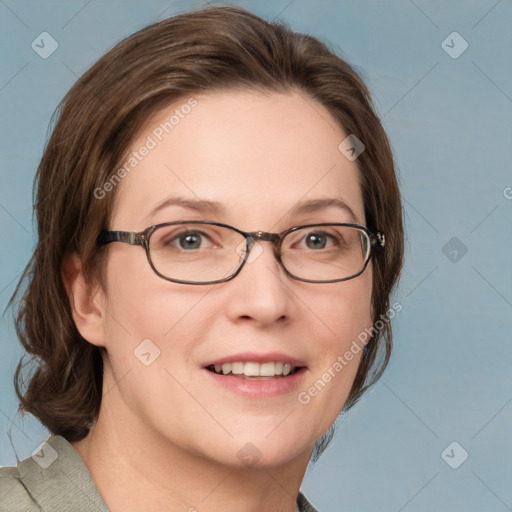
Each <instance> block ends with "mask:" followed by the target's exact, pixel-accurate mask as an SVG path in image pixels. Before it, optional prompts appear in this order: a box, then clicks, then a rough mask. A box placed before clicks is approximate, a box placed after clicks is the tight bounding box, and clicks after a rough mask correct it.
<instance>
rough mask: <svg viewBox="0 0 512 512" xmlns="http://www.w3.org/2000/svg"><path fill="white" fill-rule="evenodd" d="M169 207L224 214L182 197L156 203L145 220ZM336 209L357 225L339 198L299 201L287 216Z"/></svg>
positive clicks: (217, 206)
mask: <svg viewBox="0 0 512 512" xmlns="http://www.w3.org/2000/svg"><path fill="white" fill-rule="evenodd" d="M169 206H179V207H181V208H187V209H190V210H194V211H196V212H199V213H213V214H214V215H219V214H221V213H223V212H225V208H224V207H223V206H222V205H221V204H220V203H218V202H217V201H209V200H206V199H187V198H184V197H169V198H167V199H165V200H163V201H161V202H160V203H158V204H157V205H156V206H155V207H154V208H153V209H152V210H151V211H150V212H149V214H148V215H147V216H146V219H149V218H151V217H152V216H153V215H155V214H156V213H158V212H159V211H161V210H163V209H165V208H168V207H169ZM332 207H335V208H338V209H340V210H344V211H345V212H346V213H348V215H349V216H350V220H351V221H352V222H354V223H356V224H357V223H359V222H360V221H359V219H358V217H357V215H356V214H355V213H354V210H352V208H351V207H350V206H349V205H348V204H347V203H346V202H345V201H343V199H340V198H330V199H311V200H309V201H300V202H299V203H297V204H296V205H295V206H294V207H293V208H292V209H291V210H290V212H289V213H288V215H298V214H304V213H315V212H319V211H321V210H325V209H327V208H332Z"/></svg>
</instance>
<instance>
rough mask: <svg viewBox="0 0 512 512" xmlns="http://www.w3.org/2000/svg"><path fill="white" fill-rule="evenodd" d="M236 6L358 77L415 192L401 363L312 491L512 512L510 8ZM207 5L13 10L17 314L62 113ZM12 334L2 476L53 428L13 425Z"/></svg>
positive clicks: (344, 433) (488, 4)
mask: <svg viewBox="0 0 512 512" xmlns="http://www.w3.org/2000/svg"><path fill="white" fill-rule="evenodd" d="M214 3H215V4H217V5H220V2H214ZM228 3H231V2H225V3H224V5H226V4H228ZM232 4H235V5H240V6H243V7H246V8H248V9H250V10H252V11H254V12H255V13H256V14H259V15H261V16H263V17H265V18H267V19H273V18H274V17H276V16H278V17H280V18H281V19H283V20H285V21H286V22H288V23H289V24H290V25H291V26H292V28H294V29H295V30H297V31H301V32H306V33H310V34H312V35H315V36H317V37H319V38H320V39H322V40H323V41H328V42H331V43H332V44H333V45H334V47H335V49H337V50H338V51H341V52H343V53H342V55H343V56H344V57H345V58H346V59H347V60H348V61H349V62H351V63H353V64H355V65H357V67H358V68H359V69H360V71H361V72H362V73H363V76H364V77H365V79H366V81H367V83H368V85H369V87H370V89H371V91H372V93H373V94H374V97H375V101H376V104H377V107H378V109H379V112H380V114H381V115H382V118H383V122H384V125H385V128H386V129H387V132H388V134H389V136H390V139H391V141H392V145H393V148H394V152H395V154H396V160H397V164H398V168H399V171H400V179H401V183H402V191H403V197H404V204H405V210H406V228H407V234H408V241H407V251H406V258H407V261H406V267H405V271H404V274H403V278H402V281H401V285H400V288H399V290H398V292H397V294H396V300H399V301H400V302H401V303H402V305H403V310H402V312H401V313H399V314H398V315H397V316H396V317H395V320H394V326H395V350H394V354H393V357H392V361H391V363H390V366H389V367H388V370H387V371H386V373H385V374H384V377H383V378H382V380H381V381H380V382H379V383H378V384H377V385H376V386H375V387H374V388H373V390H372V391H371V392H369V393H368V395H367V396H366V397H365V398H363V400H362V401H361V402H360V403H359V404H358V405H357V406H356V407H355V408H354V409H353V410H352V411H350V412H349V413H348V414H347V415H346V416H345V418H344V419H343V421H342V422H341V428H340V431H339V434H338V436H337V437H336V439H335V441H334V442H333V444H332V445H331V447H330V448H329V449H328V450H327V451H326V452H325V453H324V455H323V456H322V458H321V459H320V461H319V462H318V463H317V464H316V465H315V466H314V467H313V468H312V469H310V470H309V471H308V474H307V476H306V479H305V481H304V485H303V489H304V491H305V493H306V494H307V495H308V497H309V498H310V499H311V501H312V502H313V503H314V504H315V505H316V506H317V507H318V508H319V510H320V511H321V512H338V511H344V512H345V511H347V512H348V511H358V512H361V511H379V512H386V511H391V512H399V511H404V512H409V511H416V512H422V511H425V512H431V511H433V510H435V511H450V512H455V511H464V512H470V511H479V512H481V511H486V512H491V511H496V512H501V511H505V510H512V485H510V483H511V482H512V443H511V441H510V432H511V426H512V403H511V401H512V378H511V362H512V348H511V329H510V325H511V321H512V286H511V285H512V271H511V268H512V267H511V264H510V261H511V254H512V252H511V249H512V222H511V221H512V200H510V199H507V197H506V195H508V196H509V197H512V189H508V188H507V187H512V173H511V162H512V149H511V148H512V123H511V119H512V71H511V70H512V66H511V64H512V30H511V28H512V5H511V3H510V2H509V1H506V0H502V1H496V0H489V1H487V0H485V1H484V0H482V1H450V2H445V1H440V0H439V1H431V2H427V1H422V0H415V2H412V1H405V0H400V1H398V0H396V1H386V2H382V1H360V2H356V1H336V2H335V1H325V0H324V1H319V2H313V1H308V0H294V1H291V2H290V1H289V0H273V1H270V0H265V1H258V2H257V1H241V2H232ZM199 5H201V4H200V2H193V1H175V2H169V1H168V0H151V1H144V2H143V1H141V0H140V1H136V0H130V1H102V0H92V1H90V2H87V1H86V0H80V1H79V0H73V1H67V2H64V1H60V2H57V1H45V2H44V3H43V2H39V1H35V0H27V1H15V0H7V1H4V2H2V3H0V37H1V43H0V48H1V50H0V52H1V77H0V108H1V118H2V126H1V133H0V147H1V155H2V157H1V161H0V162H1V178H0V226H1V237H2V241H3V243H2V250H1V258H2V259H1V266H0V305H1V307H2V310H3V308H4V307H5V305H6V303H7V301H8V298H9V297H10V294H11V293H12V291H13V289H14V286H15V283H16V281H17V279H18V277H19V274H20V272H21V271H22V269H23V267H24V265H25V263H26V262H27V261H28V258H29V256H30V254H31V251H32V249H33V246H34V242H35V233H34V231H33V226H32V209H31V193H32V179H33V175H34V173H35V170H36V167H37V164H38V160H39V159H40V157H41V154H42V150H43V146H44V143H45V140H46V135H47V126H48V122H49V120H50V116H51V114H52V112H53V110H54V108H55V107H56V106H57V104H58V102H59V101H60V99H61V98H62V97H63V96H64V94H65V93H66V91H67V90H68V89H69V88H70V87H71V85H72V84H73V83H74V82H75V80H76V79H77V78H78V77H79V76H80V75H81V74H82V73H83V72H84V71H85V70H86V69H87V68H88V67H89V66H90V65H91V64H92V63H93V62H94V61H95V60H96V59H97V58H99V57H100V56H101V55H102V54H103V53H105V52H106V51H107V50H108V49H109V48H111V47H112V46H113V45H114V44H115V43H117V42H118V41H119V40H120V39H122V38H124V37H125V36H127V35H129V34H131V33H133V32H134V31H136V30H138V29H140V28H142V27H143V26H145V25H147V24H149V23H151V22H153V21H156V20H157V19H158V18H160V17H165V16H170V15H173V14H175V13H178V12H182V11H184V10H188V9H190V8H194V7H198V6H199ZM43 31H47V32H49V33H50V34H51V35H52V36H53V37H54V38H55V39H56V40H57V42H58V45H59V46H58V49H57V50H56V51H55V53H53V54H52V55H51V56H50V57H49V58H48V59H42V58H40V57H39V56H38V55H37V54H36V53H35V52H34V51H33V50H32V48H31V42H32V41H33V40H34V39H35V38H36V36H38V35H39V34H40V33H41V32H43ZM453 31H457V32H458V33H459V34H460V35H461V36H462V37H463V38H464V39H465V40H466V41H467V43H468V44H469V47H468V49H467V50H466V51H465V52H464V53H463V54H462V55H461V56H460V57H459V58H457V59H453V58H451V57H450V56H449V55H448V54H447V53H446V52H445V51H444V50H443V48H442V47H441V42H442V41H443V40H444V39H445V38H446V37H447V36H448V35H449V34H450V33H452V32H453ZM450 44H451V43H450ZM457 44H459V43H457ZM459 47H460V46H459ZM455 49H457V46H456V48H455ZM507 192H508V193H507ZM452 237H457V238H458V239H459V240H460V241H461V242H462V243H463V244H464V245H465V246H466V247H467V248H468V252H467V254H465V255H464V256H463V257H462V258H461V259H460V260H459V261H458V262H455V263H454V262H452V261H450V260H449V259H448V258H447V256H445V254H444V253H443V252H442V248H443V246H444V245H445V244H446V243H447V242H448V240H450V239H451V238H452ZM459 254H460V253H459ZM0 335H1V339H0V347H1V354H2V356H1V358H0V389H1V396H0V465H12V464H14V463H15V462H16V459H15V455H14V452H13V450H12V448H11V445H10V442H9V439H8V436H7V433H8V431H9V430H10V432H11V434H12V441H13V443H14V445H15V447H16V450H17V452H18V454H19V455H20V456H22V457H26V456H28V455H30V453H31V452H32V450H33V449H34V448H35V447H36V446H38V445H39V444H40V442H41V441H42V440H44V439H45V437H46V432H45V431H44V429H42V428H41V427H40V425H39V424H38V422H37V421H35V420H33V419H32V420H31V419H30V418H27V419H26V420H25V421H24V422H22V421H21V419H20V418H19V416H16V414H15V412H16V408H17V401H16V399H15V395H14V390H13V385H12V377H13V373H14V369H15V365H16V363H17V361H18V359H19V357H20V355H21V348H20V345H19V343H18V341H17V338H16V336H15V334H14V330H13V326H12V320H11V314H10V312H8V313H6V315H5V316H4V317H3V319H2V323H1V334H0ZM452 441H457V442H458V443H459V444H460V445H461V446H462V447H463V448H464V449H465V450H466V451H467V452H468V453H469V457H468V459H467V460H466V461H465V462H464V463H463V464H462V465H461V466H460V467H459V468H458V469H452V468H450V467H449V466H448V465H447V464H446V463H445V461H444V460H443V459H442V458H441V452H442V451H443V450H444V449H445V448H446V447H447V446H448V445H449V444H450V443H451V442H452Z"/></svg>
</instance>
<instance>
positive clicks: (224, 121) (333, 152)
mask: <svg viewBox="0 0 512 512" xmlns="http://www.w3.org/2000/svg"><path fill="white" fill-rule="evenodd" d="M345 138H346V134H345V133H344V132H343V131H342V129H341V128H340V127H339V126H338V124H337V122H336V121H335V119H334V118H333V117H332V115H331V114H330V113H329V112H328V110H327V109H325V108H324V107H323V106H322V105H321V104H320V103H318V102H317V101H315V100H313V99H311V98H309V97H307V96H306V95H305V94H303V93H289V94H280V93H266V94H263V93H255V92H249V91H242V92H241V91H237V92H232V91H224V92H215V93H209V94H201V95H196V96H194V97H193V99H191V98H184V99H183V100H181V101H180V102H177V103H175V104H174V105H172V106H170V107H168V108H166V109H164V110H162V111H160V112H158V114H157V115H156V116H154V117H153V118H152V119H151V120H150V121H149V122H148V123H147V125H146V127H145V128H144V129H143V130H141V132H140V133H139V134H138V136H137V137H136V138H135V140H134V141H133V143H132V144H131V146H130V149H129V151H128V154H127V156H126V158H125V161H124V162H122V163H121V165H124V167H125V170H126V171H127V172H126V173H124V174H125V175H126V177H124V178H123V179H122V181H121V182H120V183H119V185H118V189H117V190H116V193H117V200H116V206H115V210H114V215H113V225H114V227H115V229H129V230H135V229H143V228H145V227H147V225H148V222H149V221H150V220H154V222H152V223H157V222H165V221H168V220H177V219H174V218H173V219H171V218H168V217H169V215H170V214H171V213H172V214H173V217H176V215H178V211H177V210H176V209H179V215H180V217H182V218H186V217H187V216H186V215H185V210H186V209H184V208H182V207H181V206H176V205H175V206H169V208H167V209H166V208H163V210H162V211H161V213H159V214H157V216H156V217H155V219H150V216H149V213H150V212H151V211H152V210H154V208H155V207H156V206H158V205H159V204H161V203H162V202H165V201H166V199H168V198H169V197H179V198H182V199H183V198H184V199H185V200H187V199H190V200H191V201H199V202H200V201H204V202H205V204H207V202H208V201H210V202H215V203H219V204H220V206H221V208H220V210H218V211H217V212H216V215H217V214H221V215H222V217H221V218H219V217H218V216H216V218H214V219H213V220H222V221H224V222H231V223H237V222H238V224H237V226H238V227H240V228H245V229H263V228H266V227H268V225H272V226H273V225H274V224H275V223H276V222H277V221H278V220H280V219H281V218H283V217H285V216H286V215H291V214H292V213H291V212H297V211H298V210H297V208H294V207H296V206H297V204H298V203H303V202H307V201H315V200H323V199H338V200H341V201H343V202H345V203H346V204H347V205H348V206H349V208H350V209H352V211H353V212H354V214H355V215H356V219H357V220H358V221H359V222H361V223H364V207H363V202H362V194H361V190H360V185H359V172H358V169H357V165H356V163H355V162H354V161H349V160H348V159H347V158H345V156H344V155H343V154H342V153H341V152H340V151H339V150H338V146H339V144H340V143H341V142H342V141H343V140H344V139H345ZM171 202H172V201H171ZM332 204H334V203H332ZM332 204H331V207H329V208H331V210H332V208H334V207H333V206H332ZM338 213H340V209H339V208H338ZM165 215H167V217H165ZM340 215H341V213H340ZM342 217H343V218H342ZM290 221H293V219H290ZM333 221H334V220H333ZM339 221H340V222H350V221H354V219H351V218H349V215H348V212H345V213H344V214H343V215H341V216H340V218H339ZM241 222H242V223H243V225H240V223H241ZM255 224H257V226H255Z"/></svg>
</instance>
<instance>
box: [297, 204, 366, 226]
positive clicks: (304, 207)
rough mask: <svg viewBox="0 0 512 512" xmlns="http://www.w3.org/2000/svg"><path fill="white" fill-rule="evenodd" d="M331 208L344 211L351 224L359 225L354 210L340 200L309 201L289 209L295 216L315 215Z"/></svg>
mask: <svg viewBox="0 0 512 512" xmlns="http://www.w3.org/2000/svg"><path fill="white" fill-rule="evenodd" d="M332 207H335V208H339V209H341V210H344V211H345V212H347V213H348V214H349V216H350V220H351V221H352V222H354V223H356V224H359V223H360V221H359V219H358V217H357V215H356V214H355V213H354V210H352V208H350V206H349V205H348V204H347V203H346V202H345V201H343V199H340V198H332V199H311V200H309V201H301V202H299V203H297V204H296V205H295V206H294V207H293V208H292V209H291V211H290V214H291V215H295V214H299V213H315V212H318V211H320V210H324V209H326V208H332Z"/></svg>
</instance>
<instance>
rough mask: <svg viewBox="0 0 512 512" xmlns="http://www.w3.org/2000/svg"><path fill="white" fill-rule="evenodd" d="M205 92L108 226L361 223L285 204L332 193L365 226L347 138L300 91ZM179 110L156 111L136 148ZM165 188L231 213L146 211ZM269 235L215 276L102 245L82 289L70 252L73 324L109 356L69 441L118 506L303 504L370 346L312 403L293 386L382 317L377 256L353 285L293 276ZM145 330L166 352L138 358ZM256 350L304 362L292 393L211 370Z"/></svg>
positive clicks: (137, 177) (128, 190) (145, 162)
mask: <svg viewBox="0 0 512 512" xmlns="http://www.w3.org/2000/svg"><path fill="white" fill-rule="evenodd" d="M195 98H196V100H197V101H198V104H197V106H196V107H195V108H194V109H192V110H191V112H190V113H189V114H188V115H187V116H184V118H183V119H180V122H179V124H178V125H176V126H175V128H174V129H173V130H172V131H171V132H170V133H169V134H165V136H164V137H163V138H162V140H161V141H157V142H158V144H157V146H156V147H155V148H154V149H151V151H149V154H148V155H147V156H145V157H144V158H143V159H142V160H141V161H140V162H139V163H138V165H137V166H136V168H135V169H134V170H133V171H131V172H130V173H129V174H128V175H127V176H126V177H125V178H124V179H123V180H122V182H121V183H120V184H119V185H117V186H118V187H119V189H118V190H117V193H118V197H117V202H116V207H115V211H114V214H113V218H112V221H111V225H110V226H109V228H110V229H114V230H124V231H141V230H143V229H144V228H146V227H148V226H150V225H153V224H158V223H162V222H170V221H173V220H180V219H191V220H192V219H195V220H213V221H220V222H225V223H227V224H231V225H234V226H236V227H238V228H240V229H242V230H245V231H257V230H264V231H271V232H281V231H284V230H285V229H288V228H290V227H292V226H296V225H299V224H308V223H316V222H351V221H352V219H351V218H350V216H349V214H348V212H347V211H346V210H343V209H340V208H337V207H328V208H325V209H322V210H321V211H317V212H309V213H302V214H300V215H297V214H291V213H290V211H291V209H292V208H293V207H294V206H296V205H297V203H298V202H300V201H308V200H312V199H329V198H341V199H342V200H343V201H344V202H345V203H347V204H348V205H349V206H350V208H351V209H352V210H353V212H354V213H355V215H356V216H357V221H358V222H359V223H360V224H362V225H364V224H365V219H364V207H363V201H362V195H361V189H360V185H359V181H358V169H357V166H356V162H350V161H349V160H348V159H346V158H345V157H344V156H343V155H342V154H341V153H340V152H339V151H338V145H339V144H340V142H341V141H342V140H343V139H344V138H345V137H346V134H344V133H343V131H342V130H341V129H340V128H339V127H338V126H337V124H336V122H335V120H334V119H333V118H332V116H331V115H330V114H329V112H328V111H327V110H326V109H325V108H324V107H323V106H322V105H320V104H319V103H317V102H316V101H315V100H313V99H311V98H308V97H306V96H304V95H303V94H302V93H300V94H299V93H289V94H277V93H268V94H262V93H254V92H249V91H246V92H245V91H244V92H240V91H237V92H215V93H210V94H205V95H198V96H196V97H195ZM185 101H186V100H184V101H183V103H185ZM177 107H179V105H173V106H172V107H169V108H168V109H165V110H164V111H161V112H160V113H159V114H158V116H156V117H155V118H153V119H152V120H150V122H149V123H148V126H147V128H146V129H144V130H143V131H142V132H141V133H140V134H139V136H138V137H137V138H136V140H134V142H133V144H132V148H131V149H132V150H136V149H137V148H140V146H142V145H143V144H144V143H145V141H146V140H147V136H148V135H151V133H152V130H153V129H154V128H155V127H157V126H158V125H159V124H160V123H161V122H162V121H164V120H166V119H168V118H169V116H170V115H171V114H172V112H173V111H174V110H175V109H176V108H177ZM170 196H180V197H184V198H189V199H191V200H198V199H201V200H205V201H216V202H219V203H221V206H222V209H221V210H220V211H218V212H217V213H216V214H213V213H212V212H211V211H206V212H200V211H196V210H194V209H190V208H184V207H181V206H169V207H166V208H164V209H162V210H161V211H159V212H158V213H157V214H156V215H153V216H150V217H148V214H149V212H150V211H151V210H152V209H153V208H154V207H155V206H157V205H158V204H160V203H161V202H162V201H164V200H165V199H167V198H168V197H170ZM261 247H262V248H263V252H262V253H261V254H260V255H259V256H258V257H257V258H256V259H255V260H254V261H253V262H252V263H250V264H246V266H245V267H244V268H243V269H242V271H241V273H240V274H239V275H238V276H237V277H236V278H235V279H233V280H231V281H229V282H226V283H221V284H215V285H205V286H191V285H186V284H178V283H172V282H168V281H165V280H163V279H161V278H160V277H158V276H157V275H156V274H155V273H154V272H153V270H152V269H151V268H150V266H149V264H148V261H147V259H146V255H145V252H144V250H143V249H142V248H141V247H133V246H129V245H126V244H120V243H114V244H111V245H110V246H108V247H107V248H106V249H104V250H108V258H107V264H106V265H107V266H106V272H105V275H106V283H105V287H104V289H102V288H101V287H99V286H97V287H92V286H89V285H87V284H86V282H85V280H84V279H83V275H82V273H81V266H80V260H79V258H78V257H77V256H76V255H70V257H69V258H68V260H67V262H66V270H67V272H66V273H67V276H68V277H67V289H68V293H69V296H70V301H71V304H72V309H73V316H74V320H75V322H76V325H77V328H78V330H79V331H80V333H81V335H82V336H83V337H84V338H85V339H86V340H88V341H89V342H90V343H93V344H95V345H98V346H103V347H105V348H106V350H107V354H108V356H107V357H106V358H105V373H104V390H103V401H102V406H101V411H100V415H99V419H98V421H97V423H96V424H95V426H94V427H93V428H92V429H91V432H90V434H89V435H88V436H87V437H86V438H84V439H83V440H81V441H79V442H75V443H73V446H74V447H75V449H76V450H77V451H78V453H79V454H80V455H81V457H82V458H83V459H84V461H85V463H86V465H87V466H88V468H89V470H90V472H91V474H92V476H93V479H94V481H95V482H96V484H97V486H98V488H99V490H100V492H101V494H102V495H103V497H104V499H105V501H106V503H107V505H108V506H109V507H110V509H111V510H112V511H113V512H117V511H120V510H123V511H132V510H133V511H135V510H137V511H140V510H144V511H145V512H150V511H153V510H155V511H156V510H172V511H174V510H183V511H186V510H189V511H190V512H192V511H193V510H194V509H195V510H197V511H199V512H203V511H212V512H214V511H220V510H222V511H223V512H230V511H240V510H244V511H247V512H251V511H254V512H256V511H260V510H272V511H274V510H276V511H277V510H279V511H286V512H291V511H293V510H294V501H295V499H296V496H297V494H298V492H299V488H300V484H301V481H302V478H303V476H304V473H305V470H306V467H307V464H308V461H309V458H310V455H311V451H312V449H313V446H314V443H315V442H316V441H317V440H318V439H319V438H320V437H321V436H322V435H323V434H324V433H325V432H326V431H327V429H328V428H329V427H330V426H331V424H332V423H333V421H334V420H335V419H336V417H337V415H338V414H339V412H340V411H341V408H342V407H343V404H344V402H345V401H346V398H347V396H348V393H349V391H350V387H351V384H352V381H353V379H354V377H355V373H356V370H357V363H358V361H359V357H360V353H359V354H357V355H355V356H354V358H353V359H352V361H351V362H350V363H349V364H347V366H345V367H344V368H343V370H342V371H341V372H339V373H337V374H336V377H334V378H333V379H332V380H331V382H329V383H328V384H326V385H325V387H324V389H323V390H322V391H321V392H319V393H318V395H317V396H315V397H313V398H311V400H310V402H309V403H308V404H302V403H300V402H299V401H298V399H297V396H298V394H299V392H301V391H304V390H307V389H308V388H309V387H310V386H311V385H312V384H313V383H314V382H315V381H316V380H317V379H320V378H321V376H322V374H323V373H324V372H325V371H326V370H327V369H328V368H329V367H332V365H333V363H334V362H335V361H336V359H337V357H338V356H339V355H342V354H343V353H344V352H345V351H346V350H347V349H348V348H349V347H350V344H351V342H352V340H354V339H356V337H357V335H358V334H359V333H360V332H361V331H363V330H364V329H365V328H369V327H370V326H371V325H372V318H371V305H370V303H371V282H372V275H371V266H370V265H369V266H368V267H367V269H366V270H365V272H364V273H363V274H362V275H360V276H359V277H357V278H355V279H352V280H349V281H345V282H341V283H329V284H313V283H303V282H299V281H296V280H293V279H291V278H290V277H288V276H287V275H286V274H285V273H284V271H283V269H282V268H281V267H280V266H279V264H278V262H277V261H276V259H275V258H274V255H273V251H272V247H271V245H270V243H268V242H261ZM147 338H149V339H151V340H152V342H153V343H154V344H155V345H156V346H158V348H159V349H160V356H159V357H158V358H157V359H156V360H155V361H154V362H153V363H152V364H151V365H149V366H145V365H143V364H142V363H141V362H140V361H139V360H138V359H137V358H136V357H135V356H134V354H133V351H134V349H135V348H136V347H137V346H138V345H139V344H140V343H141V341H142V340H144V339H147ZM247 351H250V352H256V353H258V354H264V353H268V352H275V351H277V352H284V353H286V354H289V355H292V356H294V357H296V358H298V359H300V360H302V361H304V362H305V363H306V365H307V370H306V372H305V373H304V375H303V377H302V379H301V381H300V383H299V386H298V387H297V389H295V390H293V391H292V392H290V393H287V394H284V395H280V396H275V397H270V398H259V399H257V398H250V399H249V398H247V397H242V396H240V395H238V394H235V393H234V392H232V391H230V390H227V389H224V388H223V387H221V386H219V385H217V384H216V383H215V382H213V381H212V379H211V376H210V375H208V374H206V373H205V372H206V370H204V369H203V366H204V364H205V363H206V362H208V361H211V360H212V359H215V358H221V357H225V356H229V355H232V354H236V353H241V352H247ZM248 442H250V443H252V444H253V445H254V446H255V447H257V449H258V451H259V454H260V457H261V458H260V459H259V461H258V462H257V464H256V465H254V466H252V467H248V466H246V465H245V464H244V463H243V462H242V461H241V460H240V458H239V457H238V456H237V453H238V451H239V450H240V449H241V448H242V447H244V446H245V445H246V443H248Z"/></svg>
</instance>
